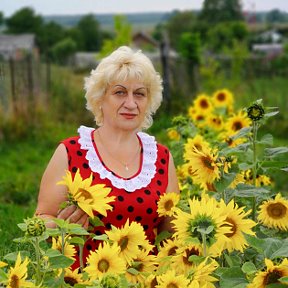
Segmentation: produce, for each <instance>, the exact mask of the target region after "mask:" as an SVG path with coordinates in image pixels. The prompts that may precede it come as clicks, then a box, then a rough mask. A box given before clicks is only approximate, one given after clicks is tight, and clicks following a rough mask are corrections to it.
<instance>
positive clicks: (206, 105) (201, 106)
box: [193, 94, 214, 113]
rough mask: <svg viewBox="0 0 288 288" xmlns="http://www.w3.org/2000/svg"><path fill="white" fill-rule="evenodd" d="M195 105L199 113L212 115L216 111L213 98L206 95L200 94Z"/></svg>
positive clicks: (194, 102)
mask: <svg viewBox="0 0 288 288" xmlns="http://www.w3.org/2000/svg"><path fill="white" fill-rule="evenodd" d="M193 105H194V107H195V109H196V111H197V112H199V111H201V112H205V113H210V112H211V111H212V110H213V109H214V107H213V105H212V102H211V98H210V97H209V96H208V95H206V94H199V95H198V96H197V97H196V99H195V100H194V101H193Z"/></svg>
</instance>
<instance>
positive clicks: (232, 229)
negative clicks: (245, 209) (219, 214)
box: [224, 217, 237, 238]
mask: <svg viewBox="0 0 288 288" xmlns="http://www.w3.org/2000/svg"><path fill="white" fill-rule="evenodd" d="M225 221H226V222H228V223H229V224H231V225H227V224H226V225H224V226H229V227H230V228H231V232H229V233H225V236H227V237H228V238H229V237H232V236H233V235H234V234H235V233H236V231H237V226H236V223H235V222H234V221H233V220H232V219H231V218H229V217H227V218H226V220H225Z"/></svg>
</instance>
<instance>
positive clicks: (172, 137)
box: [167, 128, 180, 141]
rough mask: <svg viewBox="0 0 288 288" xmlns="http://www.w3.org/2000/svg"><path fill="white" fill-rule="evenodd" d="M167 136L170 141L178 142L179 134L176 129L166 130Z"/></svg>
mask: <svg viewBox="0 0 288 288" xmlns="http://www.w3.org/2000/svg"><path fill="white" fill-rule="evenodd" d="M167 136H168V138H169V139H170V140H176V141H179V140H180V134H179V133H178V131H177V130H176V129H173V128H171V129H169V130H168V132H167Z"/></svg>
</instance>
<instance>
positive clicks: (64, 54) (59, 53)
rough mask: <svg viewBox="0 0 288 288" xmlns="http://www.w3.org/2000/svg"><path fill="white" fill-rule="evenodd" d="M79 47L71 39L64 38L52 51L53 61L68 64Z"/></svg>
mask: <svg viewBox="0 0 288 288" xmlns="http://www.w3.org/2000/svg"><path fill="white" fill-rule="evenodd" d="M76 49H77V45H76V43H75V41H74V40H73V39H71V38H64V39H63V40H61V41H59V42H57V43H56V44H55V45H54V46H53V47H52V49H51V54H52V57H53V59H54V60H55V61H56V62H58V63H60V64H64V63H67V61H68V59H69V56H71V55H72V54H73V53H75V52H76Z"/></svg>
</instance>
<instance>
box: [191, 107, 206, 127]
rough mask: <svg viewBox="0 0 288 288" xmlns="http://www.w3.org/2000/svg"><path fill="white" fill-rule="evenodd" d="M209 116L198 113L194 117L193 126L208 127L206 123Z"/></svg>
mask: <svg viewBox="0 0 288 288" xmlns="http://www.w3.org/2000/svg"><path fill="white" fill-rule="evenodd" d="M206 120H207V114H206V112H204V111H197V112H196V113H195V114H193V115H192V121H193V124H194V125H195V126H196V127H198V128H204V127H205V126H207V123H206Z"/></svg>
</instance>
